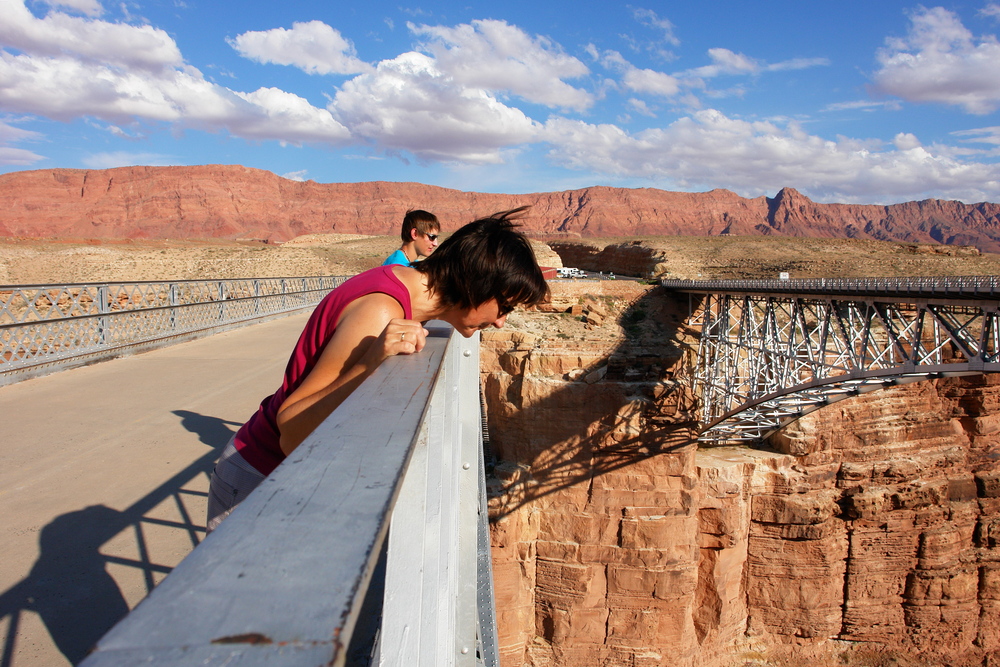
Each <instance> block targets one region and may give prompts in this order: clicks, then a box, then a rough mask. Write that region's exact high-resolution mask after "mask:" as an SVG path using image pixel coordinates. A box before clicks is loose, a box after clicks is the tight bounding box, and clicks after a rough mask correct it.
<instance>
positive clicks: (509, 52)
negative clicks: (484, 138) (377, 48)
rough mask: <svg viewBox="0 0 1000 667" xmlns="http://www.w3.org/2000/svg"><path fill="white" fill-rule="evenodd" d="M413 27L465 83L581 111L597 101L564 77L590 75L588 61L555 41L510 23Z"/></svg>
mask: <svg viewBox="0 0 1000 667" xmlns="http://www.w3.org/2000/svg"><path fill="white" fill-rule="evenodd" d="M409 28H410V30H411V31H412V32H413V33H414V34H415V35H417V36H419V37H423V38H424V39H425V40H426V41H425V42H424V43H423V44H421V49H422V50H424V51H426V52H427V53H429V54H430V55H432V56H433V57H434V60H435V62H436V65H437V67H438V69H440V70H441V72H443V73H444V74H446V75H448V76H450V77H452V78H453V79H454V80H455V81H456V82H457V83H459V84H461V85H464V86H468V87H470V88H474V89H475V88H481V89H484V90H487V91H491V92H494V93H510V94H512V95H516V96H518V97H521V98H524V99H526V100H528V101H529V102H535V103H538V104H544V105H546V106H549V107H560V108H564V109H574V110H577V111H581V110H584V109H587V108H589V107H590V106H591V105H592V104H593V103H594V97H593V95H591V94H590V93H588V92H587V91H585V90H582V89H580V88H575V87H573V86H571V85H569V84H568V83H566V82H565V81H564V80H563V79H575V78H578V77H582V76H585V75H587V74H588V73H589V70H588V69H587V66H586V65H584V64H583V63H582V62H581V61H580V60H578V59H577V58H574V57H573V56H569V55H567V54H565V53H563V51H562V49H561V48H560V47H559V46H558V45H556V44H554V43H553V42H551V41H550V40H548V39H546V38H544V37H531V36H530V35H528V34H527V33H526V32H524V31H523V30H521V29H520V28H518V27H516V26H512V25H509V24H508V23H507V22H505V21H497V20H483V21H472V22H471V23H469V24H462V25H458V26H455V27H453V28H449V27H445V26H427V25H419V26H418V25H413V24H409Z"/></svg>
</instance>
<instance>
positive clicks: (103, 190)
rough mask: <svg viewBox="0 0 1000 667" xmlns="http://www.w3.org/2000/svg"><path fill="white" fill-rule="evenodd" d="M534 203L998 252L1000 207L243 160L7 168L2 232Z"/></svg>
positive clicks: (593, 233)
mask: <svg viewBox="0 0 1000 667" xmlns="http://www.w3.org/2000/svg"><path fill="white" fill-rule="evenodd" d="M523 205H531V207H532V208H531V210H530V212H529V213H528V215H527V217H526V218H525V219H524V220H523V224H524V228H525V230H526V231H528V232H530V233H532V234H535V235H552V236H560V235H561V236H583V237H609V236H654V235H655V236H660V235H681V236H716V235H720V234H732V235H755V236H759V235H776V236H800V237H823V238H859V239H871V240H880V241H897V242H904V243H944V244H950V245H971V246H976V247H978V248H979V249H980V250H983V251H986V252H1000V204H994V203H980V204H963V203H961V202H957V201H945V200H939V199H927V200H923V201H917V202H907V203H903V204H892V205H887V206H881V205H873V204H865V205H854V204H819V203H816V202H813V201H812V200H810V199H809V198H808V197H805V196H804V195H802V194H801V193H799V192H797V191H795V190H793V189H791V188H784V189H782V190H781V191H780V192H778V193H777V195H776V196H775V197H773V198H771V197H755V198H750V199H748V198H745V197H740V196H739V195H737V194H735V193H733V192H730V191H728V190H712V191H711V192H702V193H686V192H668V191H665V190H657V189H654V188H636V189H629V188H612V187H604V186H598V187H590V188H582V189H579V190H567V191H565V192H545V193H534V194H522V195H506V194H489V193H478V192H463V191H460V190H450V189H447V188H440V187H435V186H431V185H422V184H419V183H389V182H382V181H374V182H368V183H331V184H320V183H315V182H313V181H306V182H299V181H290V180H288V179H285V178H281V177H280V176H276V175H275V174H273V173H271V172H268V171H263V170H259V169H250V168H247V167H241V166H229V165H203V166H194V167H121V168H117V169H102V170H86V169H51V170H37V171H22V172H14V173H8V174H2V175H0V236H6V237H31V238H106V239H138V238H175V239H182V238H227V239H238V238H248V239H266V240H269V241H287V240H289V239H291V238H294V237H296V236H299V235H301V234H315V233H332V232H335V233H341V234H396V233H398V229H399V223H400V221H401V220H402V217H403V214H404V213H405V212H406V210H407V209H411V208H423V209H427V210H430V211H433V212H434V213H435V214H437V215H438V217H439V218H440V219H441V221H442V224H443V226H444V229H445V230H446V231H449V230H453V229H455V228H457V227H458V226H460V225H461V224H463V223H465V222H468V221H469V220H472V219H474V218H476V217H481V216H484V215H488V214H490V213H493V212H495V211H501V210H506V209H510V208H515V207H517V206H523Z"/></svg>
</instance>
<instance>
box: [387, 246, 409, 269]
mask: <svg viewBox="0 0 1000 667" xmlns="http://www.w3.org/2000/svg"><path fill="white" fill-rule="evenodd" d="M387 264H402V265H403V266H410V265H411V264H410V260H409V259H408V258H407V256H406V253H405V252H403V251H402V249H400V250H397V251H396V252H394V253H392V254H391V255H389V256H388V257H386V258H385V261H384V262H382V266H386V265H387Z"/></svg>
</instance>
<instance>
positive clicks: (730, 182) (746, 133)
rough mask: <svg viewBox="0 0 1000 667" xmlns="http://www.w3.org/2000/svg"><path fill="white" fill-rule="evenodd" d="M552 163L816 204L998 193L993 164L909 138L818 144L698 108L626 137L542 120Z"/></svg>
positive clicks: (790, 127)
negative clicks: (803, 198)
mask: <svg viewBox="0 0 1000 667" xmlns="http://www.w3.org/2000/svg"><path fill="white" fill-rule="evenodd" d="M544 138H545V140H546V141H547V142H548V143H549V144H550V145H551V151H550V157H551V159H553V160H554V161H556V162H558V163H559V164H563V165H565V166H568V167H571V168H575V169H580V170H586V171H592V172H595V173H604V174H615V175H618V176H621V177H632V178H636V177H638V178H647V179H651V180H654V181H656V182H658V183H660V184H663V186H664V187H668V188H681V189H685V190H687V189H711V188H717V187H725V188H730V189H735V190H738V191H739V192H740V193H741V194H749V195H763V194H767V193H773V192H775V191H777V190H778V189H780V188H782V187H784V186H786V185H794V187H796V188H798V189H801V190H803V191H804V192H806V193H807V194H809V195H810V196H812V197H815V198H817V199H819V200H822V201H864V202H869V203H870V202H871V201H873V200H874V201H900V200H904V199H910V198H916V197H925V196H939V197H953V198H958V199H963V200H965V201H982V200H984V199H987V198H988V197H987V193H995V192H997V191H998V188H1000V166H997V165H993V164H980V163H968V162H963V161H961V160H959V159H957V158H956V157H955V156H952V155H949V154H948V151H947V150H936V149H934V148H927V147H922V146H920V145H919V141H918V140H917V139H916V137H913V136H912V135H911V136H907V135H902V136H901V137H897V140H898V144H899V145H898V146H893V147H886V146H883V145H881V144H880V143H879V142H871V141H867V142H866V141H859V140H855V139H849V138H844V137H841V138H838V139H837V140H836V141H833V140H828V139H824V138H821V137H818V136H815V135H810V134H808V133H807V132H805V131H804V130H803V129H802V127H801V126H799V125H798V124H795V123H786V124H782V125H779V124H777V123H773V122H750V121H745V120H740V119H736V118H730V117H728V116H726V115H725V114H723V113H721V112H719V111H717V110H714V109H705V110H702V111H698V112H696V113H694V114H692V115H691V116H687V117H684V118H680V119H678V120H676V121H675V122H673V123H671V124H669V125H668V126H666V127H663V128H655V129H649V130H645V131H642V132H638V133H635V134H629V133H627V132H625V131H624V130H622V129H621V128H619V127H617V126H614V125H594V124H589V123H585V122H583V121H578V120H571V119H565V118H554V119H550V120H549V121H548V122H547V123H546V127H545V133H544Z"/></svg>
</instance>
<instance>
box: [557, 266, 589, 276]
mask: <svg viewBox="0 0 1000 667" xmlns="http://www.w3.org/2000/svg"><path fill="white" fill-rule="evenodd" d="M556 277H557V278H586V277H587V272H586V271H582V270H580V269H576V268H573V267H571V266H564V267H562V268H558V269H556Z"/></svg>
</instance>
